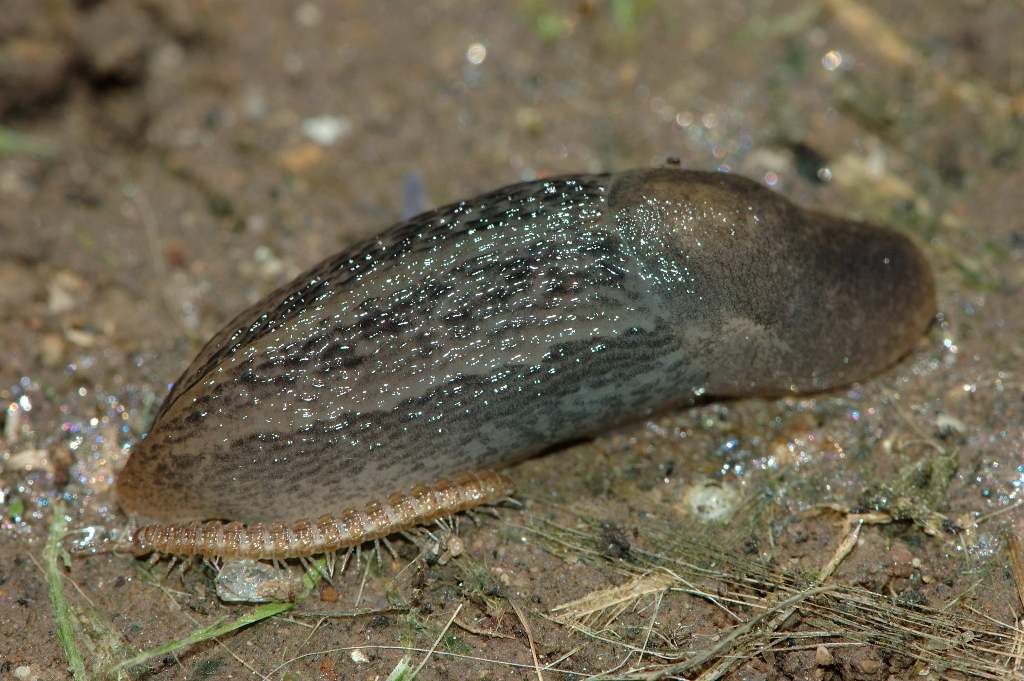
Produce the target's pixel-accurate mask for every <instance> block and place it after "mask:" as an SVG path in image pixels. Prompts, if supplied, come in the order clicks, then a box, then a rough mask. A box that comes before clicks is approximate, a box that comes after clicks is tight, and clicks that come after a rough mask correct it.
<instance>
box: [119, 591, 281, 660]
mask: <svg viewBox="0 0 1024 681" xmlns="http://www.w3.org/2000/svg"><path fill="white" fill-rule="evenodd" d="M293 607H295V605H294V604H293V603H267V604H266V605H261V606H259V607H257V608H253V609H252V610H251V611H249V612H247V613H246V614H244V615H242V616H241V617H239V618H238V619H236V620H232V621H230V622H215V623H214V624H211V625H209V626H207V627H203V628H202V629H196V630H195V631H193V632H192V633H191V634H189V635H188V636H186V637H185V638H180V639H178V640H177V641H171V642H169V643H165V644H163V645H160V646H157V647H155V648H150V649H149V650H144V651H142V652H141V653H139V654H138V655H136V656H135V657H132V658H130V659H127V660H125V661H123V662H120V663H118V664H117V665H115V666H114V667H113V668H112V669H111V670H110V672H111V673H113V672H117V671H119V670H121V669H125V668H127V667H137V666H140V665H143V664H145V663H146V661H147V660H150V659H152V658H154V657H159V656H161V655H167V654H168V653H173V652H175V651H178V650H181V649H182V648H187V647H189V646H191V645H193V644H195V643H199V642H201V641H208V640H210V639H211V638H218V637H220V636H223V635H224V634H228V633H231V632H232V631H236V630H238V629H242V628H244V627H247V626H249V625H250V624H254V623H256V622H259V621H261V620H265V619H267V618H268V617H273V616H274V615H279V614H281V613H282V612H287V611H289V610H291V609H292V608H293Z"/></svg>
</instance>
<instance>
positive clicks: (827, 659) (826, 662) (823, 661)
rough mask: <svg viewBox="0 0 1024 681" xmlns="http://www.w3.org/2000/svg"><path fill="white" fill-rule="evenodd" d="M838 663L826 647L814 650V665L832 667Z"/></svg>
mask: <svg viewBox="0 0 1024 681" xmlns="http://www.w3.org/2000/svg"><path fill="white" fill-rule="evenodd" d="M835 663H836V658H834V657H832V653H830V652H829V650H828V648H826V647H825V646H818V647H817V648H815V650H814V664H816V665H818V666H819V667H831V666H832V665H834V664H835Z"/></svg>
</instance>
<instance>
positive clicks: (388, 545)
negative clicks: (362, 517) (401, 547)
mask: <svg viewBox="0 0 1024 681" xmlns="http://www.w3.org/2000/svg"><path fill="white" fill-rule="evenodd" d="M381 541H382V542H383V543H384V548H386V549H387V550H388V553H390V554H391V557H392V558H394V559H395V560H398V551H395V547H394V546H393V545H392V544H391V542H389V541H388V538H387V537H383V538H382V539H381Z"/></svg>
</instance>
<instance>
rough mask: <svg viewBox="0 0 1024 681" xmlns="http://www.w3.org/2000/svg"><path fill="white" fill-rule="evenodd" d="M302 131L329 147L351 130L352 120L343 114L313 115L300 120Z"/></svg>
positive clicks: (321, 144)
mask: <svg viewBox="0 0 1024 681" xmlns="http://www.w3.org/2000/svg"><path fill="white" fill-rule="evenodd" d="M302 132H303V134H304V135H305V136H306V137H308V138H309V139H311V140H312V141H314V142H316V143H317V144H319V145H320V146H324V147H329V146H331V145H333V144H335V143H337V142H338V140H340V139H341V138H342V137H345V136H346V135H348V134H349V133H350V132H352V121H350V120H349V119H347V118H345V117H343V116H314V117H313V118H307V119H306V120H304V121H303V122H302Z"/></svg>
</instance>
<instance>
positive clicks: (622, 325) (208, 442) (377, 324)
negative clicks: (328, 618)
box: [117, 168, 935, 523]
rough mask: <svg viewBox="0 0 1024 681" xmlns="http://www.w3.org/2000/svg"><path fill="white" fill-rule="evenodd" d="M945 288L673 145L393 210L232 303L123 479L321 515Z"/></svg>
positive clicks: (858, 346)
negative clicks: (624, 165) (384, 226)
mask: <svg viewBox="0 0 1024 681" xmlns="http://www.w3.org/2000/svg"><path fill="white" fill-rule="evenodd" d="M934 311H935V303H934V291H933V283H932V276H931V273H930V270H929V268H928V265H927V263H926V261H925V259H924V257H923V256H922V254H921V253H920V251H919V250H918V249H917V248H916V247H915V246H914V245H913V244H912V243H911V242H910V241H909V240H908V239H907V238H906V237H904V236H901V235H900V234H897V233H896V232H893V231H890V230H887V229H883V228H880V227H875V226H872V225H868V224H864V223H860V222H852V221H849V220H843V219H840V218H835V217H831V216H828V215H825V214H822V213H818V212H811V211H806V210H802V209H800V208H798V207H796V206H795V205H793V204H792V203H790V202H789V201H787V200H786V199H785V198H783V197H781V196H779V195H778V194H776V193H774V192H772V191H771V190H769V189H766V188H764V187H762V186H761V185H759V184H757V183H755V182H752V181H750V180H747V179H744V178H742V177H737V176H735V175H727V174H717V173H703V172H692V171H684V170H679V169H673V168H662V169H653V170H639V171H632V172H626V173H621V174H617V175H577V176H566V177H560V178H553V179H548V180H539V181H536V182H527V183H522V184H516V185H512V186H509V187H505V188H503V189H499V190H497V191H494V192H491V193H489V194H485V195H483V196H479V197H477V198H475V199H472V200H468V201H462V202H459V203H455V204H452V205H450V206H446V207H443V208H439V209H437V210H435V211H432V212H429V213H425V214H423V215H420V216H418V217H415V218H413V219H411V220H409V221H408V222H404V223H401V224H398V225H395V226H394V227H392V228H391V229H389V230H387V231H386V232H384V233H383V234H381V235H380V236H379V237H377V238H375V239H372V240H370V241H368V242H366V243H364V244H362V245H360V246H356V247H354V248H352V249H350V250H347V251H344V252H342V253H339V254H338V255H335V256H334V257H331V258H329V259H327V260H325V261H324V262H322V263H320V264H319V265H317V266H316V267H314V268H313V269H311V270H309V271H308V272H306V273H305V274H303V275H301V276H300V277H298V278H297V279H296V280H295V281H293V282H292V283H290V284H288V285H286V286H284V287H282V288H280V289H278V290H277V291H275V292H274V293H272V294H271V295H269V296H268V297H267V298H266V299H264V300H263V301H262V302H260V303H257V304H256V305H254V306H253V307H251V308H249V309H248V310H246V311H245V312H243V313H242V314H240V315H239V316H238V317H236V318H235V319H234V320H233V321H232V322H231V323H230V324H228V326H227V327H226V328H224V330H222V331H221V332H220V333H219V334H217V336H216V337H214V338H213V339H212V340H211V341H210V342H209V343H208V344H207V345H206V347H205V348H204V349H203V350H202V352H200V354H199V356H198V357H197V358H196V359H195V361H194V362H193V363H192V365H191V366H190V367H189V368H188V369H187V370H186V371H185V373H184V374H183V375H182V376H181V378H180V379H179V380H178V382H177V383H176V384H175V386H174V389H173V390H172V391H171V393H170V395H168V397H167V399H166V401H165V402H164V404H163V406H162V408H161V409H160V411H159V414H158V415H157V418H156V422H155V423H154V425H153V428H152V430H151V432H150V433H149V435H148V436H147V437H146V438H145V439H144V440H143V441H142V442H141V443H140V444H139V445H138V446H137V447H136V449H135V451H134V452H133V453H132V455H131V457H130V458H129V460H128V463H127V465H126V466H125V468H124V470H123V471H122V472H121V474H120V476H119V478H118V481H117V490H118V494H119V497H120V501H121V503H122V505H123V507H124V509H125V510H126V511H128V512H129V513H131V514H133V515H136V516H138V517H141V518H143V519H146V520H149V521H164V522H169V521H173V522H179V523H180V522H186V521H190V520H206V519H215V518H216V519H223V520H231V521H242V522H245V523H252V522H260V521H286V522H287V521H296V520H300V519H302V518H316V517H318V516H319V515H321V514H323V513H328V512H331V511H334V510H337V509H341V508H348V507H355V506H358V505H361V504H365V503H367V502H369V501H372V500H374V499H382V498H386V497H387V496H388V495H389V494H391V493H393V492H396V491H399V490H406V489H409V488H411V487H412V486H413V485H415V484H419V483H424V484H430V483H433V482H435V481H437V480H438V479H440V478H444V477H450V476H451V475H453V474H454V473H456V472H459V471H467V470H474V469H483V468H495V467H500V466H502V465H505V464H508V463H510V462H513V461H516V460H519V459H523V458H525V457H527V456H530V455H531V454H535V453H537V452H539V451H541V450H544V449H546V448H550V447H552V446H553V445H556V444H558V443H563V442H566V441H569V440H573V439H577V438H580V437H584V436H588V435H592V434H594V433H596V432H598V431H600V430H603V429H607V428H608V427H610V426H612V425H614V424H617V423H621V422H624V421H628V420H634V419H637V418H641V417H643V416H646V415H649V414H651V413H653V412H655V411H659V410H664V409H666V408H668V407H671V406H676V405H685V404H690V403H693V402H694V401H696V400H698V399H705V397H704V396H707V397H728V396H745V395H777V394H784V393H789V392H793V391H801V392H802V391H815V390H822V389H826V388H829V387H832V386H837V385H842V384H845V383H849V382H851V381H855V380H858V379H861V378H864V377H866V376H868V375H870V374H872V373H874V372H876V371H878V370H880V369H882V368H884V367H885V366H887V365H889V364H891V363H892V362H894V361H895V360H897V359H898V358H899V357H900V356H902V355H904V354H906V353H907V352H908V351H909V350H910V349H911V348H912V347H913V346H914V344H915V342H916V341H917V339H918V338H919V336H920V335H921V333H922V332H923V331H924V330H925V328H926V327H927V325H928V324H929V321H930V319H931V318H932V316H933V314H934Z"/></svg>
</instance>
